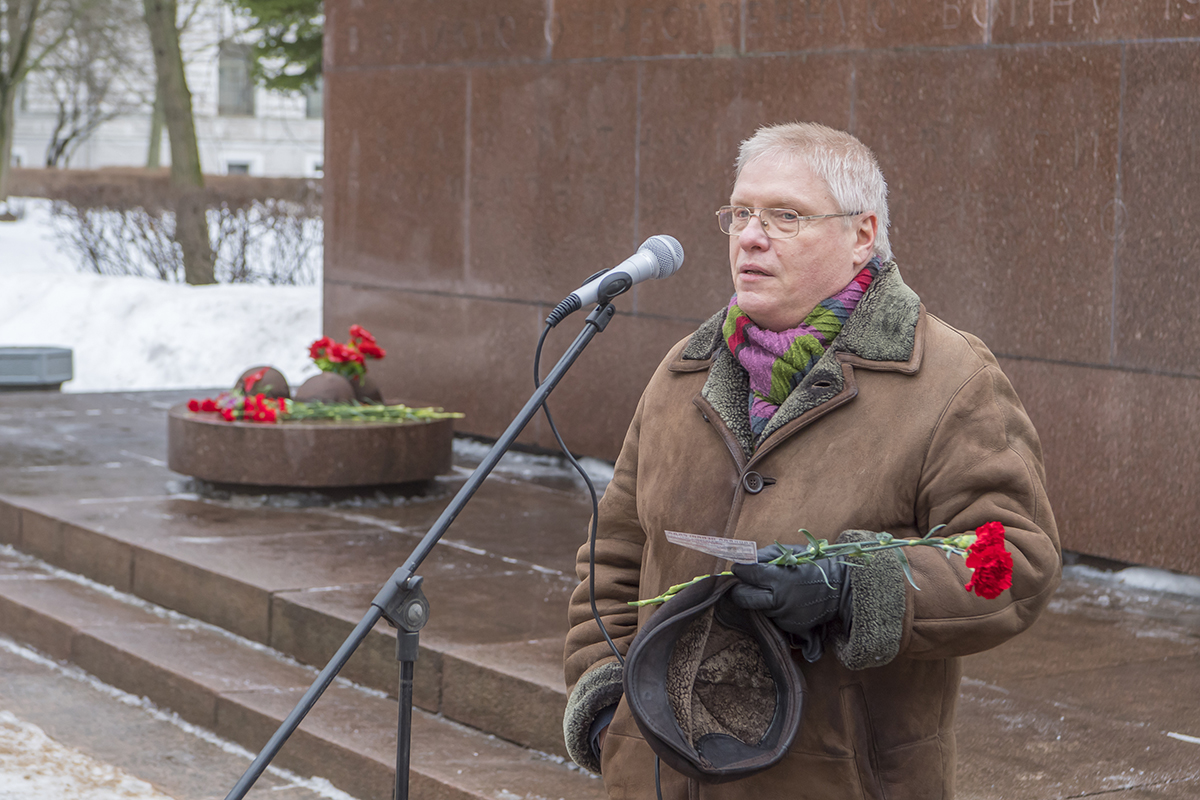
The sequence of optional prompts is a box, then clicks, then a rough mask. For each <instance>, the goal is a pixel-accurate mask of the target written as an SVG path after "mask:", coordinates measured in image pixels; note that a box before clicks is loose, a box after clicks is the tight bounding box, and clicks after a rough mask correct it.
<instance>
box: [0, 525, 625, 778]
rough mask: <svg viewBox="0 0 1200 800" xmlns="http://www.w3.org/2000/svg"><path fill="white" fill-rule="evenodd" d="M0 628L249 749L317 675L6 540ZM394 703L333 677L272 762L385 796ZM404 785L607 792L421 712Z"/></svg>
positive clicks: (571, 771) (541, 758) (1, 555)
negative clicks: (17, 548)
mask: <svg viewBox="0 0 1200 800" xmlns="http://www.w3.org/2000/svg"><path fill="white" fill-rule="evenodd" d="M0 629H2V632H3V633H4V634H5V635H7V636H10V637H12V638H13V639H16V640H17V641H20V642H23V643H26V644H28V645H29V646H31V647H33V648H36V649H37V650H39V651H41V652H43V653H45V654H47V655H48V656H50V657H51V658H54V659H59V660H63V661H69V662H70V663H72V664H74V665H77V666H78V667H79V668H81V669H83V670H86V671H87V672H89V673H91V674H92V675H94V676H96V677H97V678H99V679H100V680H101V681H104V682H105V683H107V684H110V685H112V686H115V687H116V688H118V689H121V690H123V691H126V692H129V693H131V694H134V695H137V696H144V697H147V698H149V699H150V700H151V701H152V702H153V703H154V704H156V705H158V706H159V707H162V708H166V709H170V710H172V711H174V712H175V713H177V714H178V715H179V716H180V717H181V718H182V719H184V720H186V721H187V722H189V723H192V724H195V725H198V726H201V727H203V728H206V729H208V730H211V731H213V732H214V733H216V734H217V735H219V736H221V737H224V738H226V739H228V740H231V741H233V742H236V743H238V744H240V745H242V746H243V747H246V748H247V749H249V750H251V751H257V750H258V749H259V748H260V747H261V746H262V745H263V743H265V742H266V740H267V739H268V738H269V736H270V735H271V733H273V732H274V730H275V729H276V728H277V727H278V725H279V724H280V722H281V721H282V719H283V718H284V717H285V716H286V715H287V713H288V712H289V711H290V710H291V709H292V707H293V706H294V704H295V702H296V701H297V700H298V698H299V696H300V695H301V694H302V693H303V692H304V690H305V689H306V688H307V687H308V686H309V685H310V684H311V682H312V680H313V678H314V677H315V672H316V671H315V670H314V669H313V668H311V667H308V666H305V665H303V664H300V663H298V662H297V661H296V660H294V659H292V658H289V657H287V656H286V655H284V654H282V653H279V652H278V651H275V650H273V649H272V648H269V647H267V646H264V645H262V644H259V643H256V642H252V641H249V640H247V639H246V638H244V637H241V636H238V635H236V634H232V633H230V632H228V631H226V630H224V629H221V628H219V627H216V626H214V625H211V624H207V623H204V622H201V621H198V620H195V619H190V618H188V617H186V616H184V615H182V614H180V613H178V612H173V611H170V610H168V609H164V608H162V607H160V606H156V605H154V604H152V603H149V602H147V601H145V600H141V599H139V598H136V597H133V596H131V595H128V594H124V593H122V592H118V591H116V590H113V589H112V588H110V587H106V586H103V585H100V584H97V583H95V582H93V581H90V580H88V579H86V578H82V577H79V576H75V575H72V574H70V573H67V572H66V571H64V570H61V569H56V568H53V567H50V566H49V565H46V564H45V563H44V562H41V561H40V560H38V559H35V558H32V557H30V556H27V555H24V554H22V553H18V552H16V551H15V550H13V549H12V548H11V547H7V548H4V551H3V552H0ZM397 710H398V706H397V703H396V701H395V700H394V699H393V698H391V697H388V696H386V695H385V694H384V693H382V692H380V691H377V690H373V689H370V688H366V687H362V686H359V685H357V684H354V683H352V682H350V681H348V680H344V679H338V680H337V681H335V683H334V685H332V686H331V687H330V689H329V690H328V691H327V692H326V693H325V695H324V696H323V697H322V698H321V700H320V701H319V702H318V703H317V704H316V706H315V707H314V708H313V710H312V712H311V713H310V714H309V715H308V717H307V718H306V720H305V722H304V723H303V724H302V725H301V726H300V728H299V730H298V731H297V732H296V733H295V734H294V735H293V736H292V737H291V739H290V740H289V741H288V743H287V744H286V745H285V746H284V747H283V749H282V750H281V751H280V753H279V756H278V757H277V758H276V760H275V762H274V764H275V765H276V766H279V767H282V768H285V769H289V770H291V771H293V772H295V773H297V774H300V775H302V776H305V777H308V776H320V777H323V778H325V779H328V780H329V781H330V782H331V783H332V784H333V785H334V786H335V787H337V788H338V789H341V790H342V791H345V792H348V793H349V794H351V795H353V796H355V797H358V798H362V800H376V799H378V800H384V798H388V797H390V796H391V791H392V784H393V780H394V769H395V745H396V730H395V727H396V722H395V721H396V715H397ZM410 781H411V783H410V785H411V787H412V792H413V796H414V797H421V798H447V800H450V799H453V800H467V799H468V798H472V799H473V798H480V799H482V798H489V800H495V799H496V798H512V797H519V798H584V799H585V800H586V798H597V799H598V798H600V797H602V796H603V787H602V785H601V782H600V781H599V780H597V779H595V778H593V777H591V776H590V775H588V774H587V773H584V772H582V771H580V770H578V769H575V768H571V767H568V766H566V765H565V764H564V763H563V760H562V759H561V758H559V757H556V756H553V755H549V754H546V753H539V752H537V751H534V750H531V749H529V748H526V747H521V746H518V745H516V744H513V743H511V742H508V741H504V740H503V739H501V738H499V737H497V736H495V735H491V734H488V733H486V732H482V731H480V730H477V729H474V728H471V727H468V726H466V725H462V724H459V723H456V722H454V721H452V720H449V719H447V718H446V717H445V716H444V715H440V714H433V713H428V712H424V711H420V710H417V711H416V712H415V713H414V718H413V746H412V768H411V775H410ZM212 788H213V789H214V790H219V791H221V792H223V791H228V789H229V788H231V785H230V786H218V787H212ZM214 796H223V795H221V794H215V795H214Z"/></svg>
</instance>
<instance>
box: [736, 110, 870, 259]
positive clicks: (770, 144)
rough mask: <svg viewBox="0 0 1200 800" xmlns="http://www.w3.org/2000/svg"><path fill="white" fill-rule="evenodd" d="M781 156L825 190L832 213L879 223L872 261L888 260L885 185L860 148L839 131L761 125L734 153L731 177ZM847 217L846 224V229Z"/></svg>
mask: <svg viewBox="0 0 1200 800" xmlns="http://www.w3.org/2000/svg"><path fill="white" fill-rule="evenodd" d="M763 156H782V157H784V158H803V159H804V161H805V162H806V163H807V164H808V166H809V167H810V168H811V169H812V171H813V172H815V173H816V174H817V175H819V176H820V177H821V178H822V179H823V180H824V181H825V184H826V185H827V186H828V187H829V193H830V194H831V195H833V199H834V200H835V201H836V202H837V204H838V206H839V208H838V211H874V212H875V216H876V217H878V218H879V230H878V231H877V232H876V234H875V255H877V256H879V257H880V258H881V259H882V260H884V261H890V260H891V258H892V245H891V242H889V241H888V221H889V218H888V204H887V181H885V180H884V179H883V173H882V172H881V171H880V169H879V163H878V162H877V161H876V160H875V154H874V153H872V152H871V149H870V148H869V147H867V146H866V145H865V144H863V143H862V142H860V141H859V140H858V139H855V138H854V137H853V136H851V135H850V134H848V133H846V132H845V131H839V130H835V129H833V128H828V127H826V126H824V125H820V124H818V123H815V122H790V123H786V124H783V125H764V126H763V127H761V128H759V129H758V130H757V131H755V132H754V135H753V136H751V137H750V138H749V139H747V140H746V141H744V142H742V146H741V148H740V149H739V150H738V158H737V174H738V175H741V174H742V168H743V167H745V166H746V165H747V164H749V163H750V162H751V161H753V160H755V159H756V158H762V157H763ZM852 222H853V221H852V219H851V218H849V217H847V219H846V224H847V225H849V224H852Z"/></svg>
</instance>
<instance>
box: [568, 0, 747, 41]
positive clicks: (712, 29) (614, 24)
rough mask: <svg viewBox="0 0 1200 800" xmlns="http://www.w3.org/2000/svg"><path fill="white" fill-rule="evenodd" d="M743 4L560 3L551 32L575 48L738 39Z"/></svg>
mask: <svg viewBox="0 0 1200 800" xmlns="http://www.w3.org/2000/svg"><path fill="white" fill-rule="evenodd" d="M740 13H741V12H740V9H739V7H738V4H737V3H736V2H733V0H717V1H716V2H714V1H713V0H709V2H702V3H680V4H669V5H665V6H664V5H641V6H638V5H627V6H614V5H613V4H607V3H598V4H594V5H589V6H586V7H582V8H580V7H571V6H568V7H565V8H562V7H556V8H555V10H554V19H553V22H552V23H551V25H550V26H549V31H550V37H551V38H552V40H553V41H554V42H555V43H559V42H562V43H564V44H566V45H568V47H569V49H570V48H573V47H578V46H581V45H582V46H585V47H586V48H589V49H604V50H607V49H610V48H617V49H620V50H624V51H629V52H646V51H651V52H653V51H655V50H662V51H665V52H679V51H683V50H692V49H696V48H700V49H707V48H709V47H712V46H713V45H715V44H721V43H727V42H731V41H732V40H733V35H734V31H736V29H737V24H738V19H739V17H740Z"/></svg>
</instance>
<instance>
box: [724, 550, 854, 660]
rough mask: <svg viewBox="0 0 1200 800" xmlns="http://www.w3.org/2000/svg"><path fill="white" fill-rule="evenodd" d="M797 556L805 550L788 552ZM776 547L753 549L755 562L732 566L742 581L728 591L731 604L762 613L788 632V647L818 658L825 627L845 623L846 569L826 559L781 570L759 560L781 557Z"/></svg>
mask: <svg viewBox="0 0 1200 800" xmlns="http://www.w3.org/2000/svg"><path fill="white" fill-rule="evenodd" d="M791 549H792V550H793V552H797V553H799V552H801V551H803V550H804V549H805V548H804V547H802V546H797V547H794V548H791ZM783 552H784V551H783V549H781V548H780V547H779V546H778V545H771V546H770V547H764V548H762V549H761V550H759V551H758V561H759V563H757V564H734V565H733V574H734V575H736V576H737V577H738V578H739V579H741V581H742V583H741V584H740V585H738V586H734V587H733V588H732V589H730V592H729V594H730V597H731V598H732V599H733V602H735V603H736V604H738V605H739V606H741V607H742V608H747V609H751V610H755V611H761V612H763V613H764V614H766V615H767V616H768V617H769V618H770V619H771V621H772V622H774V623H775V625H777V626H778V627H779V629H780V630H782V631H784V632H785V633H787V634H789V635H790V636H791V639H792V644H793V646H796V647H798V648H799V650H800V652H801V654H802V655H803V656H804V658H805V659H806V660H807V661H809V662H813V661H817V660H818V659H820V657H821V654H822V652H823V651H824V648H823V647H822V644H821V640H822V639H823V638H824V635H825V625H826V624H827V623H829V622H832V621H833V620H835V619H838V618H842V619H843V621H844V622H845V623H846V624H847V626H848V624H849V619H848V616H849V609H850V601H849V597H850V568H849V567H847V566H846V564H845V563H843V562H842V561H839V560H837V559H832V558H820V559H817V560H816V561H815V562H813V563H812V564H797V565H795V566H790V567H784V566H777V565H775V564H767V563H764V562H767V561H772V560H774V559H776V558H778V557H779V556H781V555H783Z"/></svg>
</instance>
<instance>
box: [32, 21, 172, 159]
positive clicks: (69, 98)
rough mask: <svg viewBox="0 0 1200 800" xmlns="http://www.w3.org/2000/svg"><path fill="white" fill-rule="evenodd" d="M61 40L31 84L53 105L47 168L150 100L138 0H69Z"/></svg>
mask: <svg viewBox="0 0 1200 800" xmlns="http://www.w3.org/2000/svg"><path fill="white" fill-rule="evenodd" d="M72 2H74V3H76V4H77V9H76V14H75V17H74V20H73V22H72V24H71V26H70V28H69V29H68V30H67V31H66V36H65V38H64V39H63V41H62V42H61V43H60V44H59V46H58V48H57V49H56V50H54V52H52V53H50V54H49V55H48V56H47V57H46V59H45V60H44V61H43V63H42V65H41V67H40V69H39V70H38V71H37V72H35V73H32V74H31V75H30V78H29V81H30V85H31V86H34V87H36V88H37V89H38V91H39V94H41V95H42V96H43V97H48V98H51V99H52V100H53V102H54V105H55V109H56V114H55V126H54V130H53V132H52V134H51V137H50V141H49V143H48V144H47V146H46V166H47V167H58V166H62V165H65V164H66V163H69V161H70V157H71V154H72V153H73V152H74V151H75V150H76V149H77V148H78V147H79V146H80V145H81V144H83V143H84V142H85V141H87V139H88V137H90V136H91V135H92V134H93V133H94V132H95V131H96V130H97V129H98V128H99V127H100V126H101V125H103V124H104V123H105V122H107V121H109V120H112V119H116V118H117V117H120V116H123V115H125V114H128V113H131V112H133V111H135V110H137V109H139V108H143V107H145V106H146V105H147V104H148V103H149V102H150V100H151V98H152V96H153V86H154V81H153V78H152V76H151V72H152V69H153V68H152V66H151V65H150V64H149V45H148V43H147V36H146V30H145V28H144V26H143V25H142V24H141V22H142V9H141V4H140V3H138V2H137V0H72Z"/></svg>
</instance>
